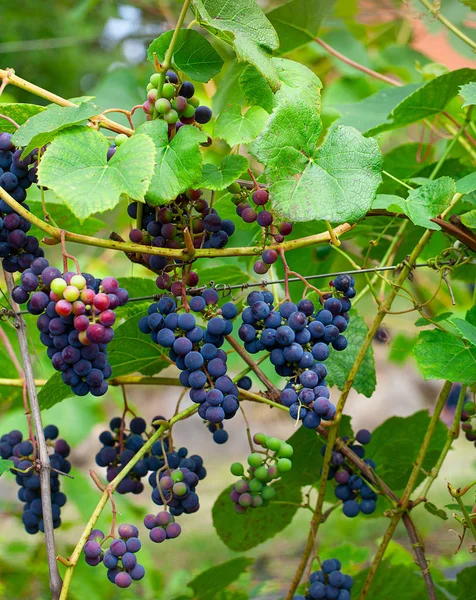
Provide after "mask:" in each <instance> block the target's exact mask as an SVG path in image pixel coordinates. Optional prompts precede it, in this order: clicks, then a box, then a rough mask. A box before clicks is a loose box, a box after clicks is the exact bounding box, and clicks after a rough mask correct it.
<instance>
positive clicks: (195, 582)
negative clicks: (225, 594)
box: [187, 556, 254, 600]
mask: <svg viewBox="0 0 476 600" xmlns="http://www.w3.org/2000/svg"><path fill="white" fill-rule="evenodd" d="M253 563H254V559H253V558H247V557H246V556H239V557H238V558H232V559H231V560H228V561H226V562H224V563H221V564H219V565H215V566H214V567H211V568H210V569H206V570H205V571H202V572H201V573H199V574H198V575H197V576H196V577H194V578H193V579H192V580H191V581H189V582H188V583H187V587H189V588H192V590H193V598H194V599H195V600H205V599H206V600H213V599H214V598H215V596H216V594H218V592H221V591H222V590H224V589H225V588H227V587H228V586H229V585H231V584H232V583H233V582H234V581H235V580H236V579H238V577H239V576H240V575H241V574H242V573H244V572H245V571H246V570H247V569H248V567H250V566H251V565H252V564H253Z"/></svg>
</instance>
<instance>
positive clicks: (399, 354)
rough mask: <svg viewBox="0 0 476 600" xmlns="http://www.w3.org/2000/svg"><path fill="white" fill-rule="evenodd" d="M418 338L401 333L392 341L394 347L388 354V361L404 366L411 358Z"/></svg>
mask: <svg viewBox="0 0 476 600" xmlns="http://www.w3.org/2000/svg"><path fill="white" fill-rule="evenodd" d="M415 342H416V338H414V337H410V336H408V335H405V334H404V333H399V334H397V335H396V336H395V338H394V339H393V341H392V346H391V348H390V352H389V354H388V360H389V361H390V362H393V363H395V364H397V365H403V364H404V363H405V362H406V361H407V358H409V357H410V355H411V353H412V350H413V346H414V345H415Z"/></svg>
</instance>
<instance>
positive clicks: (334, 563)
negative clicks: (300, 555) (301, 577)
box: [293, 558, 354, 600]
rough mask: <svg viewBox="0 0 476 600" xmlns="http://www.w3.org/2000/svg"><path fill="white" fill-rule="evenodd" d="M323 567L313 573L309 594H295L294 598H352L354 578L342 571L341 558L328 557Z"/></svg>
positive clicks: (294, 599)
mask: <svg viewBox="0 0 476 600" xmlns="http://www.w3.org/2000/svg"><path fill="white" fill-rule="evenodd" d="M321 569H322V570H321V571H314V573H311V575H310V577H309V584H308V586H307V594H306V595H305V596H301V595H296V596H293V600H331V599H334V600H351V595H350V591H351V589H352V586H353V585H354V580H353V579H352V577H351V576H350V575H344V573H342V572H341V569H342V565H341V562H340V560H338V559H337V558H330V559H327V560H325V561H323V563H322V565H321Z"/></svg>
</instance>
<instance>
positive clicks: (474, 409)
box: [461, 402, 476, 446]
mask: <svg viewBox="0 0 476 600" xmlns="http://www.w3.org/2000/svg"><path fill="white" fill-rule="evenodd" d="M475 415H476V406H475V404H474V402H465V403H464V405H463V410H462V412H461V422H462V423H463V424H462V425H461V429H462V430H463V431H464V434H465V437H466V439H467V440H468V441H469V442H474V445H475V446H476V428H475V427H473V423H472V422H471V421H472V420H473V418H474V416H475Z"/></svg>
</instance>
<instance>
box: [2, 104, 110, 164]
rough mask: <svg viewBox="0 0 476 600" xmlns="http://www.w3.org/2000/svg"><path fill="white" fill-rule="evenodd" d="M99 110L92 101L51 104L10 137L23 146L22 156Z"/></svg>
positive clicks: (17, 144)
mask: <svg viewBox="0 0 476 600" xmlns="http://www.w3.org/2000/svg"><path fill="white" fill-rule="evenodd" d="M100 112H101V109H100V108H99V107H98V106H96V105H95V104H93V103H92V102H83V103H82V104H80V105H79V106H56V105H53V106H51V107H49V108H47V109H46V110H43V111H41V112H40V113H38V114H37V115H33V116H32V117H30V118H29V119H28V120H27V121H25V123H24V124H23V125H22V126H21V127H20V129H19V130H18V131H17V132H16V133H15V135H14V136H13V138H12V142H13V143H14V144H15V145H16V146H21V147H23V146H25V149H24V151H23V153H22V157H24V156H26V155H27V154H28V153H29V152H31V150H33V149H34V148H41V147H42V146H45V145H46V144H48V142H51V140H52V139H54V137H55V136H56V135H57V134H58V132H59V131H61V130H63V129H66V128H67V127H72V126H73V125H80V124H81V123H83V122H84V121H85V120H86V119H89V117H93V116H94V115H97V114H99V113H100Z"/></svg>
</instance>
